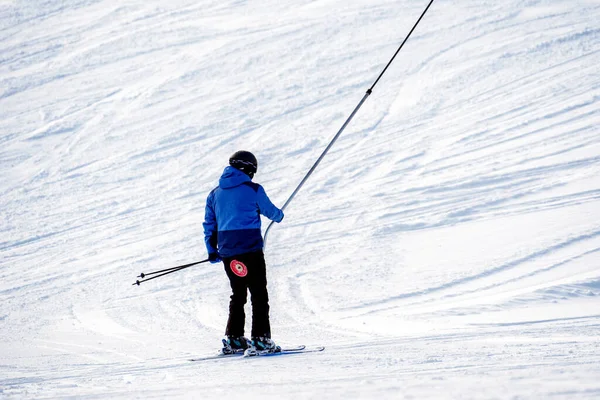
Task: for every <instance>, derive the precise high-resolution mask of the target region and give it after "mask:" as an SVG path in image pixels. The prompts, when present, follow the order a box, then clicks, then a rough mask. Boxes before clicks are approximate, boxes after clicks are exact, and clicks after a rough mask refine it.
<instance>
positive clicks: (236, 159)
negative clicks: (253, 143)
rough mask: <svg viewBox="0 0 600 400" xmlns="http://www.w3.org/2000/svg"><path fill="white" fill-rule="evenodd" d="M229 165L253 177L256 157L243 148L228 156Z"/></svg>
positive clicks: (256, 163) (256, 165)
mask: <svg viewBox="0 0 600 400" xmlns="http://www.w3.org/2000/svg"><path fill="white" fill-rule="evenodd" d="M229 165H231V166H232V167H234V168H237V169H239V170H240V171H243V172H244V173H246V175H248V176H249V177H250V178H253V177H254V174H255V173H256V170H257V169H258V161H257V160H256V157H254V154H252V153H250V152H249V151H245V150H240V151H236V152H235V153H233V155H232V156H231V157H229Z"/></svg>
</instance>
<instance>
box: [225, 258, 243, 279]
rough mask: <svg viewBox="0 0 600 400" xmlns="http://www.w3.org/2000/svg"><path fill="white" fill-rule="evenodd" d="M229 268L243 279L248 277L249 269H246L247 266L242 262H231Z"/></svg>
mask: <svg viewBox="0 0 600 400" xmlns="http://www.w3.org/2000/svg"><path fill="white" fill-rule="evenodd" d="M229 268H231V271H233V273H234V274H236V275H237V276H240V277H242V278H243V277H244V276H246V275H248V268H246V265H245V264H244V263H243V262H241V261H238V260H233V261H231V263H230V264H229Z"/></svg>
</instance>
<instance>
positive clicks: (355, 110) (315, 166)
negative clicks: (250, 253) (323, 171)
mask: <svg viewBox="0 0 600 400" xmlns="http://www.w3.org/2000/svg"><path fill="white" fill-rule="evenodd" d="M432 3H433V0H431V1H430V2H429V4H428V5H427V7H425V11H423V13H422V14H421V16H420V17H419V19H418V20H417V22H416V23H415V24H414V26H413V27H412V29H411V30H410V32H409V33H408V35H406V38H404V41H403V42H402V44H400V47H398V50H396V53H394V56H393V57H392V58H391V60H390V61H389V62H388V63H387V65H386V66H385V68H384V69H383V71H381V73H380V74H379V76H378V77H377V79H376V80H375V82H374V83H373V85H371V87H370V88H369V89H368V90H367V93H365V95H364V96H363V98H362V100H361V101H360V102H359V103H358V105H357V106H356V108H354V111H352V114H350V116H349V117H348V119H347V120H346V122H344V125H342V127H341V128H340V130H339V131H338V133H336V135H335V136H334V137H333V139H332V140H331V142H329V145H327V147H326V148H325V150H324V151H323V153H321V156H319V158H318V159H317V161H316V162H315V163H314V164H313V166H312V167H311V168H310V170H309V171H308V173H307V174H306V175H305V176H304V178H303V179H302V181H301V182H300V184H299V185H298V186H297V187H296V189H295V190H294V192H293V193H292V195H291V196H290V197H289V198H288V199H287V201H286V202H285V204H284V205H283V207H282V208H281V209H282V210H285V208H286V207H287V205H288V204H289V203H290V202H291V201H292V199H293V198H294V197H295V196H296V194H297V193H298V192H299V191H300V188H301V187H302V186H303V185H304V183H305V182H306V181H307V180H308V178H309V177H310V176H311V175H312V173H313V172H314V170H315V169H316V168H317V166H318V165H319V163H320V162H321V160H322V159H323V158H324V157H325V155H326V154H327V152H328V151H329V149H330V148H331V147H332V146H333V144H334V143H335V141H336V140H337V139H338V137H340V135H341V134H342V132H343V131H344V129H346V126H348V124H349V123H350V121H351V120H352V118H354V115H355V114H356V113H357V112H358V110H359V109H360V107H361V106H362V105H363V103H364V102H365V101H366V100H367V97H369V96H370V95H371V93H372V92H373V89H374V88H375V85H377V83H378V82H379V80H380V79H381V77H382V76H383V74H385V71H387V69H388V67H389V66H390V65H391V64H392V62H393V61H394V59H395V58H396V56H397V55H398V53H400V50H402V47H404V44H405V43H406V42H407V41H408V38H409V37H410V35H412V33H413V32H414V30H415V28H416V27H417V25H419V22H421V20H422V19H423V17H424V16H425V13H426V12H427V10H429V7H431V4H432ZM273 223H274V221H271V223H270V224H269V226H268V227H267V230H266V231H265V236H264V239H263V240H264V247H265V248H266V247H267V235H268V234H269V230H270V229H271V227H272V226H273Z"/></svg>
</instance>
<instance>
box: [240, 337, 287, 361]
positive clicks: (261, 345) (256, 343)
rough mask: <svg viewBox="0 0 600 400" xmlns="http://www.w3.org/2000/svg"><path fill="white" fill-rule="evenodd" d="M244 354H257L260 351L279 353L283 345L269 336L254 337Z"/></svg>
mask: <svg viewBox="0 0 600 400" xmlns="http://www.w3.org/2000/svg"><path fill="white" fill-rule="evenodd" d="M250 344H251V346H249V347H248V348H247V349H246V351H244V355H245V356H246V357H251V356H256V355H258V354H260V353H279V352H280V351H281V347H279V346H277V345H276V344H275V342H274V341H273V339H271V338H268V337H254V338H252V342H251V343H250Z"/></svg>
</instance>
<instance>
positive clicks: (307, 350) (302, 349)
mask: <svg viewBox="0 0 600 400" xmlns="http://www.w3.org/2000/svg"><path fill="white" fill-rule="evenodd" d="M323 350H325V346H317V347H310V348H307V347H306V346H304V345H302V346H298V347H296V348H291V349H290V348H287V349H281V351H277V352H275V353H270V352H268V351H265V352H261V351H259V352H256V353H250V354H244V357H245V358H251V357H272V356H283V355H286V354H304V353H317V352H320V351H323Z"/></svg>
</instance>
